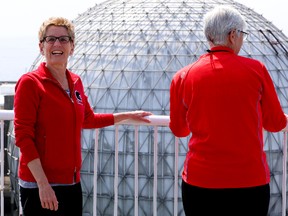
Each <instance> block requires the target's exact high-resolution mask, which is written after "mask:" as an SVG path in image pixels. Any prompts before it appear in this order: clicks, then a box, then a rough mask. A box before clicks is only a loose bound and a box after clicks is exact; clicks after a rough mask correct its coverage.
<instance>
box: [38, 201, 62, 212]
mask: <svg viewBox="0 0 288 216" xmlns="http://www.w3.org/2000/svg"><path fill="white" fill-rule="evenodd" d="M41 205H42V208H45V209H49V210H51V211H57V210H58V201H57V200H53V201H52V200H50V201H48V200H46V201H44V200H43V201H42V200H41Z"/></svg>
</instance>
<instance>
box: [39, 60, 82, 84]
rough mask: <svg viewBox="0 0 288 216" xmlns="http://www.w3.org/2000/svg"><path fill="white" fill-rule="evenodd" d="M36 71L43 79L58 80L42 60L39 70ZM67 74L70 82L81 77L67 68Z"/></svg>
mask: <svg viewBox="0 0 288 216" xmlns="http://www.w3.org/2000/svg"><path fill="white" fill-rule="evenodd" d="M36 73H37V74H38V76H39V77H40V79H43V80H45V79H50V80H54V81H56V79H55V78H54V77H53V76H52V74H51V73H50V71H49V69H48V68H47V67H46V62H42V63H41V64H40V65H39V67H38V70H37V71H36ZM66 76H67V79H68V82H69V83H75V82H76V81H77V80H78V79H79V76H78V75H76V74H74V73H72V72H70V71H69V70H67V69H66Z"/></svg>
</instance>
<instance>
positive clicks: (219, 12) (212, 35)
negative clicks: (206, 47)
mask: <svg viewBox="0 0 288 216" xmlns="http://www.w3.org/2000/svg"><path fill="white" fill-rule="evenodd" d="M245 28H246V22H245V20H244V18H243V16H242V15H241V14H240V13H239V12H238V11H237V10H236V9H234V8H233V7H230V6H218V7H215V8H214V9H213V10H211V11H210V12H208V13H207V14H206V15H205V17H204V34H205V36H206V38H207V40H208V41H209V42H211V43H212V44H214V45H226V41H227V36H228V35H229V33H230V32H231V31H232V30H240V31H244V30H245ZM237 33H239V32H237ZM239 34H240V33H239Z"/></svg>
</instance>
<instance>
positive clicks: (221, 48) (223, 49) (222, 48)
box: [207, 46, 234, 53]
mask: <svg viewBox="0 0 288 216" xmlns="http://www.w3.org/2000/svg"><path fill="white" fill-rule="evenodd" d="M207 52H208V53H213V52H229V53H234V51H233V50H232V49H231V48H229V47H226V46H215V47H212V48H211V49H210V50H207Z"/></svg>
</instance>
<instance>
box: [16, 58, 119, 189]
mask: <svg viewBox="0 0 288 216" xmlns="http://www.w3.org/2000/svg"><path fill="white" fill-rule="evenodd" d="M66 74H67V79H68V82H69V88H70V95H71V97H69V96H68V94H67V93H66V92H65V91H64V89H63V88H62V87H61V86H60V84H59V83H58V82H57V81H56V79H55V78H54V77H53V76H52V75H51V73H50V72H49V70H48V69H47V67H46V66H45V63H42V64H41V65H40V66H39V68H38V69H37V70H35V71H33V72H29V73H27V74H24V75H23V76H22V77H21V78H20V79H19V81H18V82H17V84H16V88H15V90H16V93H15V101H14V112H15V120H14V124H15V136H16V145H17V146H18V147H19V148H20V152H21V155H20V166H19V171H18V173H19V177H20V179H22V180H24V181H29V182H35V179H34V178H33V176H32V174H31V172H30V170H29V168H28V167H27V163H29V162H30V161H31V160H34V159H36V158H40V160H41V164H42V166H43V169H44V172H45V174H46V176H47V178H48V181H49V182H50V183H59V184H60V183H62V184H70V183H73V182H79V181H80V169H81V162H82V161H81V129H82V128H100V127H105V126H109V125H113V124H114V117H113V114H94V112H93V110H92V109H91V107H90V105H89V103H88V100H87V97H86V95H85V94H84V89H83V85H82V82H81V79H80V78H79V76H78V75H76V74H73V73H71V72H70V71H68V70H67V71H66Z"/></svg>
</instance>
